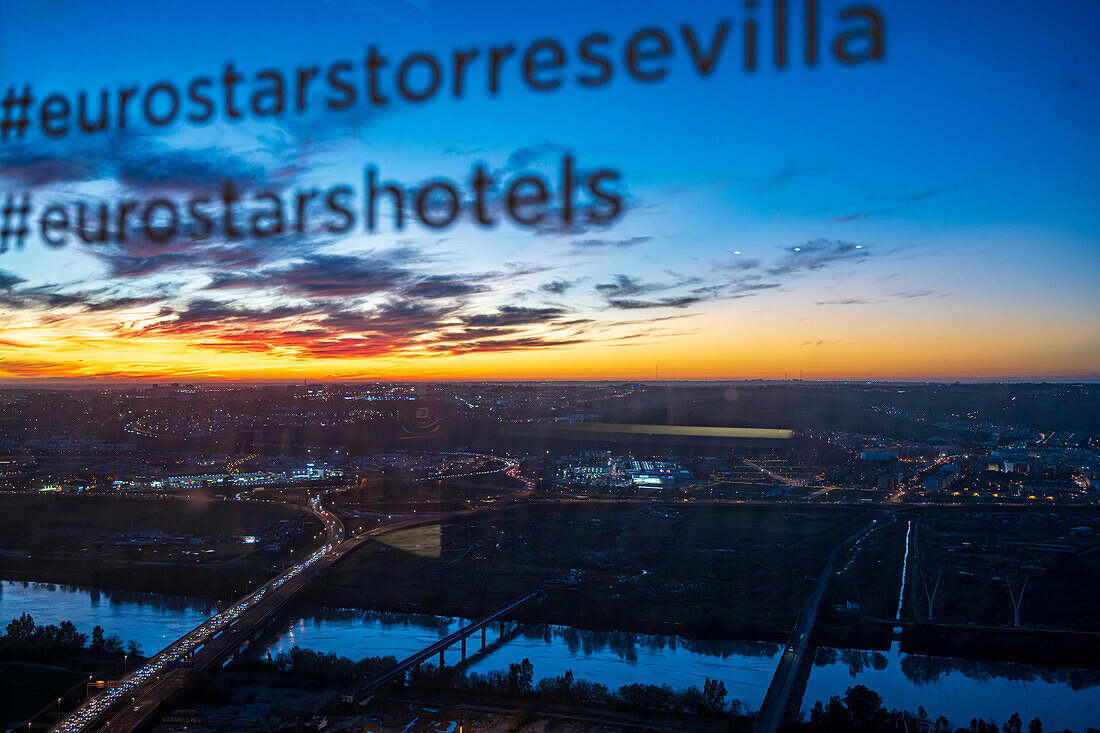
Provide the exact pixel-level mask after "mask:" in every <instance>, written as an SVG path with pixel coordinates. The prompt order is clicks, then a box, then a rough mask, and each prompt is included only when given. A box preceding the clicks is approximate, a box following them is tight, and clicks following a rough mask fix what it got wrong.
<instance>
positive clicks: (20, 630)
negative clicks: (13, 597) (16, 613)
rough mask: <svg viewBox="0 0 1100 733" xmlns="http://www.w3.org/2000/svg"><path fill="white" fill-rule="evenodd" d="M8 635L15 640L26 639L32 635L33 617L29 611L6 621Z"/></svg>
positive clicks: (33, 630) (33, 628)
mask: <svg viewBox="0 0 1100 733" xmlns="http://www.w3.org/2000/svg"><path fill="white" fill-rule="evenodd" d="M7 632H8V636H10V637H11V638H12V639H15V640H16V641H28V640H30V639H31V637H33V636H34V632H35V626H34V619H33V618H32V617H31V615H30V614H29V613H24V614H23V615H22V616H20V617H19V618H13V619H12V620H11V621H10V622H9V623H8V628H7Z"/></svg>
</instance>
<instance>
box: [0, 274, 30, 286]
mask: <svg viewBox="0 0 1100 733" xmlns="http://www.w3.org/2000/svg"><path fill="white" fill-rule="evenodd" d="M25 282H27V281H26V280H25V279H24V278H21V277H19V276H18V275H16V274H15V273H11V272H8V271H7V270H0V288H3V289H4V290H11V289H12V288H14V287H15V286H16V285H20V284H22V283H25Z"/></svg>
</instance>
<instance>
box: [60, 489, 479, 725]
mask: <svg viewBox="0 0 1100 733" xmlns="http://www.w3.org/2000/svg"><path fill="white" fill-rule="evenodd" d="M321 499H322V495H321V494H318V495H317V496H314V497H312V498H311V499H310V502H309V508H310V510H311V511H312V512H313V513H314V515H315V516H317V518H318V519H320V520H321V521H322V522H323V523H324V525H325V529H326V532H327V534H328V539H327V540H326V541H325V544H324V545H322V546H321V547H320V548H319V549H317V550H315V551H314V552H313V553H312V554H310V556H309V557H307V558H306V559H305V560H302V561H300V562H298V563H297V564H295V565H294V566H293V567H291V568H290V569H289V570H287V571H286V572H284V573H283V574H282V575H280V576H278V577H276V578H273V579H272V580H270V581H268V582H267V583H266V584H264V585H263V586H261V587H260V588H258V589H256V590H255V591H254V592H252V593H251V594H249V595H247V596H245V597H244V598H242V599H241V600H239V601H237V602H236V603H235V604H233V606H232V607H230V608H227V609H226V610H224V611H221V612H220V613H218V614H216V615H215V616H213V617H211V618H210V619H208V620H207V621H205V622H204V623H203V624H201V625H200V626H198V627H196V628H195V629H193V630H191V631H190V632H188V633H187V634H185V635H184V636H182V637H181V638H179V639H177V640H176V641H175V642H173V643H172V644H170V645H169V646H167V647H165V648H164V649H163V650H161V651H160V652H159V653H157V654H156V656H154V657H152V658H150V659H149V660H147V661H146V662H145V664H144V665H142V666H141V667H139V668H138V669H136V670H134V671H133V672H131V673H130V674H129V675H127V676H126V677H124V678H122V679H121V680H120V681H119V682H118V684H117V685H116V686H115V687H113V688H111V689H109V690H106V691H104V692H102V693H100V694H99V695H96V696H95V697H93V698H90V699H89V700H87V701H86V702H84V704H82V705H81V706H80V707H78V708H76V709H75V710H73V711H72V712H71V713H69V715H68V716H66V717H65V718H64V719H62V720H61V721H59V722H58V723H57V725H55V726H54V727H53V728H51V729H50V730H51V731H57V732H58V733H77V732H78V731H88V730H101V731H108V730H114V731H131V730H136V729H138V728H140V727H141V726H142V725H144V724H145V723H147V722H148V721H149V720H150V719H151V718H152V717H153V716H154V715H155V714H156V713H157V711H158V710H159V709H160V706H161V705H162V704H163V703H164V701H165V700H167V699H168V698H169V697H170V696H171V695H172V694H174V693H175V692H177V691H179V690H180V689H182V688H183V687H184V686H185V685H186V684H187V682H188V681H189V679H190V677H191V675H192V674H193V673H194V672H201V671H203V670H205V669H208V668H210V667H211V666H213V665H214V664H216V663H217V662H218V661H219V660H221V659H223V658H224V657H225V656H226V655H227V654H230V653H232V652H233V651H234V650H235V649H236V648H237V647H238V646H240V644H241V643H242V640H244V639H248V638H249V637H250V636H251V635H252V634H253V633H255V632H256V631H259V630H260V629H262V628H263V626H264V625H265V624H266V623H267V622H268V621H269V620H270V619H271V618H272V617H273V616H274V615H275V614H276V613H278V612H279V611H280V610H281V609H282V608H283V607H284V606H286V604H287V603H289V602H290V600H291V599H292V598H293V597H294V595H295V594H297V593H298V592H299V591H300V590H301V589H302V588H304V587H305V586H306V585H307V584H308V583H309V582H310V581H311V580H312V579H313V578H314V577H316V576H317V575H318V574H319V573H321V572H323V571H324V570H326V569H327V568H329V567H331V566H332V564H333V563H335V562H336V561H338V560H339V559H340V558H342V557H344V556H345V555H347V554H348V553H350V552H351V551H353V550H355V549H356V548H357V547H359V546H360V545H361V544H363V542H365V541H367V540H368V539H370V538H372V537H377V536H379V535H382V534H386V533H388V532H395V531H397V530H401V529H407V528H409V527H415V526H420V525H424V524H435V523H437V522H442V521H447V520H449V519H452V518H454V517H455V516H459V515H461V514H466V513H468V512H452V513H449V514H441V515H437V516H434V517H422V518H418V519H411V520H407V521H404V522H395V523H393V524H388V525H386V526H384V527H378V528H376V529H372V530H370V531H368V532H362V533H360V534H357V535H354V536H351V537H345V530H344V525H343V523H342V522H341V521H340V519H339V517H337V516H336V515H335V514H333V513H332V512H330V511H329V510H328V509H326V508H325V507H324V505H323V504H322V501H321ZM180 665H185V666H183V667H181V666H180ZM97 725H98V727H97Z"/></svg>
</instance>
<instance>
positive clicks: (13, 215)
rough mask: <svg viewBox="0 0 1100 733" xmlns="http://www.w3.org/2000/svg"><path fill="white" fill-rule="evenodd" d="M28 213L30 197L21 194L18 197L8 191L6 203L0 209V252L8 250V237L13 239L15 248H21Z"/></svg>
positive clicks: (25, 231)
mask: <svg viewBox="0 0 1100 733" xmlns="http://www.w3.org/2000/svg"><path fill="white" fill-rule="evenodd" d="M30 215H31V197H30V196H28V195H27V194H23V197H22V198H21V199H19V198H17V197H15V196H12V195H11V194H10V193H9V194H8V200H7V203H5V204H4V208H3V209H0V253H3V252H7V251H8V240H9V239H10V240H13V241H14V243H15V247H16V248H19V249H22V247H23V240H24V239H26V237H27V233H28V230H27V220H28V219H29V218H30ZM13 224H14V225H13Z"/></svg>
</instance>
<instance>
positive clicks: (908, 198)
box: [868, 181, 981, 203]
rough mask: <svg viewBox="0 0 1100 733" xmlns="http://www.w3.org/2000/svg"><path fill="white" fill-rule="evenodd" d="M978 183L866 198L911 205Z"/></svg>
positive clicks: (977, 183) (978, 182) (972, 182)
mask: <svg viewBox="0 0 1100 733" xmlns="http://www.w3.org/2000/svg"><path fill="white" fill-rule="evenodd" d="M980 183H981V181H969V182H967V183H957V184H955V185H954V186H947V187H945V188H929V189H926V190H924V191H917V192H915V193H905V194H898V195H894V196H869V197H868V198H869V199H871V200H872V201H899V202H903V203H912V202H914V201H923V200H924V199H926V198H929V197H931V196H939V195H940V194H944V193H951V192H952V191H958V190H960V189H963V188H970V187H971V186H977V185H979V184H980Z"/></svg>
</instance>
